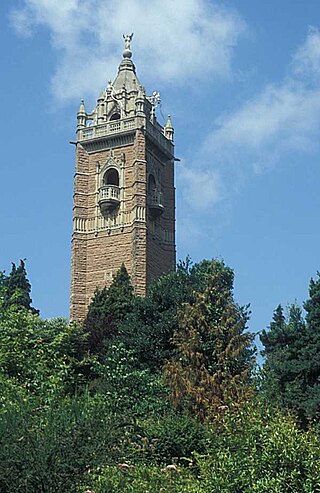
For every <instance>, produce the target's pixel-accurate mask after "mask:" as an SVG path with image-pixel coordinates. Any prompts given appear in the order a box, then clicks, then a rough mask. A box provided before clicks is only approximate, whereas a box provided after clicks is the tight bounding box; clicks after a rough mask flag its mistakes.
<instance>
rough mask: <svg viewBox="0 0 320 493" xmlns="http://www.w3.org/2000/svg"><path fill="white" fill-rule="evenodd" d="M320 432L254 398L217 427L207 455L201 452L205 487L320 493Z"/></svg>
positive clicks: (248, 492) (227, 492)
mask: <svg viewBox="0 0 320 493" xmlns="http://www.w3.org/2000/svg"><path fill="white" fill-rule="evenodd" d="M319 438H320V436H319V435H318V434H317V433H316V432H315V430H312V429H310V430H309V431H307V432H306V431H302V430H301V429H299V427H298V426H297V424H296V422H295V420H294V418H293V417H291V416H290V415H285V414H281V413H279V412H276V411H272V410H270V409H268V408H267V407H263V406H260V404H259V402H253V403H252V404H250V405H249V406H247V407H243V408H242V409H241V410H240V412H238V413H237V414H236V415H233V414H231V413H227V414H225V415H224V417H223V418H222V419H221V420H220V421H219V422H218V423H216V426H215V427H213V428H212V435H211V439H209V443H208V447H207V455H204V456H199V455H196V457H195V459H196V464H195V465H196V466H197V467H198V468H199V470H200V479H201V481H202V482H203V485H204V486H205V488H204V489H205V491H217V492H221V493H222V492H224V493H253V492H257V493H269V492H272V493H283V492H288V493H289V492H290V493H303V492H305V493H315V492H316V491H319V490H318V488H319V484H320V449H319V446H318V443H319Z"/></svg>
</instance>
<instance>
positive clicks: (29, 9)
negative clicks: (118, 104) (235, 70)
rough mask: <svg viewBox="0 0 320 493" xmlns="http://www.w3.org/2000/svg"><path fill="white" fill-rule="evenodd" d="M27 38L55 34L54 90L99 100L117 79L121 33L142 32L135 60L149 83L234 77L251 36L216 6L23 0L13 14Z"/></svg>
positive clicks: (187, 0)
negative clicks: (238, 54)
mask: <svg viewBox="0 0 320 493" xmlns="http://www.w3.org/2000/svg"><path fill="white" fill-rule="evenodd" d="M11 19H12V23H13V25H14V27H15V29H16V31H17V32H18V33H19V34H21V35H27V36H30V35H32V34H33V33H34V32H35V31H36V29H37V27H39V26H42V27H45V28H48V29H49V31H50V35H51V42H52V44H53V46H54V47H55V48H56V49H58V50H59V51H60V58H59V59H60V62H59V64H58V66H57V67H56V72H55V75H54V77H53V82H52V87H53V92H54V94H55V96H56V98H57V99H58V100H59V101H65V100H68V99H72V98H75V97H77V98H80V97H83V96H86V95H91V94H92V92H94V95H96V93H97V92H99V90H100V88H101V87H103V86H105V84H106V79H108V78H111V77H113V75H115V69H116V66H117V65H118V63H119V60H120V57H121V50H122V33H124V32H135V37H134V44H133V51H134V61H135V63H136V65H137V67H138V72H139V75H140V77H141V80H142V81H143V82H144V83H153V84H154V83H161V85H164V84H170V83H171V82H174V83H175V84H177V83H182V84H183V85H186V83H187V82H189V83H190V85H191V84H193V83H194V81H195V80H197V79H198V80H199V79H200V80H201V78H202V77H206V76H208V74H210V75H211V76H215V77H217V76H219V77H220V76H229V75H230V74H231V59H232V54H233V49H234V47H235V45H236V44H237V41H238V38H239V36H240V35H241V34H242V33H243V32H244V31H245V24H244V22H243V20H242V19H241V18H240V16H239V15H238V14H237V13H236V12H235V11H232V10H231V9H230V8H228V9H226V8H222V7H221V5H220V4H219V5H218V4H216V3H215V2H212V1H209V0H152V1H151V0H86V1H85V2H83V1H81V0H64V1H61V2H60V1H59V2H58V1H56V0H24V5H23V7H22V8H17V9H15V10H14V11H12V14H11Z"/></svg>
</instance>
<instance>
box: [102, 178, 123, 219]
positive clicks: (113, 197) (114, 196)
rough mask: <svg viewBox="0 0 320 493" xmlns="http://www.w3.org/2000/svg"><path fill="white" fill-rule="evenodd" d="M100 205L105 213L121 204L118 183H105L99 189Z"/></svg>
mask: <svg viewBox="0 0 320 493" xmlns="http://www.w3.org/2000/svg"><path fill="white" fill-rule="evenodd" d="M98 200H99V207H100V209H101V212H102V214H103V215H106V214H108V213H109V212H111V211H112V210H114V209H115V208H116V207H118V205H119V204H120V188H119V187H118V186H117V185H105V186H103V187H101V188H100V189H99V199H98Z"/></svg>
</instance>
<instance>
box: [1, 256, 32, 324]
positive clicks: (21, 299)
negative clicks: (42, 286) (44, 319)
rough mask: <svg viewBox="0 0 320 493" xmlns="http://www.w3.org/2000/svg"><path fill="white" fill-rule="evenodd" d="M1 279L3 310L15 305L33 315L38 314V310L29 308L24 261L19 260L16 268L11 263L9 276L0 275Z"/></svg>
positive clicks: (29, 298) (28, 283) (29, 290)
mask: <svg viewBox="0 0 320 493" xmlns="http://www.w3.org/2000/svg"><path fill="white" fill-rule="evenodd" d="M1 278H2V283H3V286H4V288H5V292H4V308H8V307H9V306H11V305H15V306H20V307H24V308H26V309H27V310H30V311H31V312H32V313H34V314H37V315H38V314H39V310H36V309H35V308H33V307H32V306H31V303H32V299H31V297H30V293H31V285H30V282H29V280H28V278H27V272H26V268H25V262H24V260H20V265H19V266H18V267H17V266H16V264H15V263H12V269H11V272H10V274H9V276H8V277H4V276H3V275H2V276H1Z"/></svg>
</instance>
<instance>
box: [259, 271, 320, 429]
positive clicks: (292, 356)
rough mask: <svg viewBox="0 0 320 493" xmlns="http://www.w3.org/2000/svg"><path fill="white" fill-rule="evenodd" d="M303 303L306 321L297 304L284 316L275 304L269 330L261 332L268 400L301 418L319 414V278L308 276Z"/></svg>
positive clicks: (264, 390) (302, 419) (264, 382)
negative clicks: (308, 287)
mask: <svg viewBox="0 0 320 493" xmlns="http://www.w3.org/2000/svg"><path fill="white" fill-rule="evenodd" d="M304 307H305V309H306V311H307V317H306V321H305V320H304V318H303V315H302V311H301V309H300V308H299V307H298V306H297V304H293V305H291V306H289V308H288V315H287V317H286V318H285V317H284V316H283V313H282V312H281V313H280V309H279V307H278V308H277V309H276V311H275V313H274V316H273V321H272V322H271V324H270V330H269V331H265V330H264V331H262V333H261V336H260V339H261V342H262V343H263V345H264V347H265V350H264V353H263V354H264V355H265V356H266V361H265V364H264V370H263V374H264V378H263V383H262V390H263V393H264V395H265V396H266V398H267V400H268V401H269V402H270V401H271V402H273V403H275V404H279V405H281V406H284V407H288V408H291V409H293V410H295V411H296V412H297V413H298V415H299V417H300V419H301V421H302V422H305V420H306V419H307V418H309V417H311V418H316V419H318V418H319V417H320V359H319V355H320V317H319V314H320V281H319V280H318V281H317V282H315V281H313V280H311V282H310V298H309V300H308V301H306V302H305V304H304ZM281 310H282V309H281ZM281 314H282V316H281Z"/></svg>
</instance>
